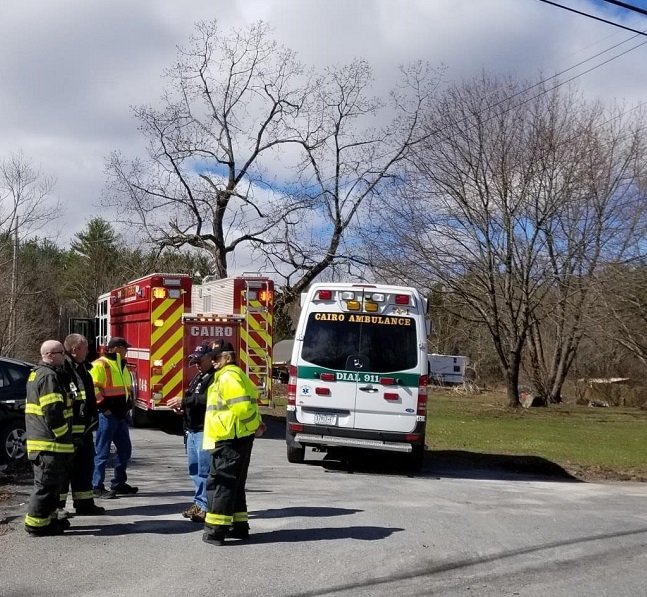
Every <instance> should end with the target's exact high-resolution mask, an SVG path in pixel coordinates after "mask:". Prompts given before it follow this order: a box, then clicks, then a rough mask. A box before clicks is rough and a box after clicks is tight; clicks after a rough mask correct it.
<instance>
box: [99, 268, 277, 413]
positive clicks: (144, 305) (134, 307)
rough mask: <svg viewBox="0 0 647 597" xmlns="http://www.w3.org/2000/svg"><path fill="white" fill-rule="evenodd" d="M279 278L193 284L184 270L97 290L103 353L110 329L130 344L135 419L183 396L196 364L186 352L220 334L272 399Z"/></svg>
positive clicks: (263, 396)
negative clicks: (274, 333)
mask: <svg viewBox="0 0 647 597" xmlns="http://www.w3.org/2000/svg"><path fill="white" fill-rule="evenodd" d="M273 294H274V284H273V282H272V281H271V280H270V279H269V278H263V277H258V276H253V277H252V276H246V275H245V276H240V277H235V278H225V279H220V280H213V279H209V278H206V279H205V280H204V281H203V283H202V284H199V285H193V284H192V281H191V277H190V276H187V275H186V274H163V273H156V274H151V275H148V276H145V277H143V278H139V279H137V280H133V281H132V282H129V283H128V284H126V285H124V286H122V287H121V288H116V289H114V290H111V291H110V292H108V293H106V294H103V295H101V296H100V297H99V301H98V304H97V322H96V323H97V332H98V334H97V346H98V350H99V352H101V351H102V349H103V348H104V347H105V346H106V344H107V343H108V340H109V339H110V338H111V337H112V336H121V337H123V338H125V339H126V341H127V342H128V343H129V344H130V345H131V348H129V349H128V354H127V355H126V356H127V359H128V362H129V364H130V367H131V370H132V372H133V381H134V385H135V392H134V393H135V408H134V410H133V420H134V422H135V424H139V423H140V422H141V423H143V422H144V421H145V419H146V414H147V413H149V412H151V411H155V410H168V408H167V407H166V403H167V401H168V400H169V399H170V398H173V397H175V396H182V395H183V393H184V391H185V389H186V388H187V386H188V384H189V381H190V380H191V377H192V376H193V375H195V373H196V370H195V368H193V367H191V366H189V363H188V355H189V354H191V353H192V352H193V351H194V350H195V348H196V347H197V346H199V345H200V344H201V343H203V342H211V341H213V340H216V339H218V338H223V339H224V340H225V341H227V342H231V344H232V345H233V346H234V348H235V349H236V352H237V354H238V363H239V365H240V366H241V367H242V369H243V370H244V371H245V372H246V373H247V375H248V376H249V377H250V379H251V380H252V381H253V382H254V383H255V384H256V386H257V387H258V390H259V404H261V405H268V404H270V403H271V399H272V375H271V371H272V318H273V303H274V300H273V298H274V297H273Z"/></svg>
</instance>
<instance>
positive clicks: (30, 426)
mask: <svg viewBox="0 0 647 597" xmlns="http://www.w3.org/2000/svg"><path fill="white" fill-rule="evenodd" d="M40 354H41V362H40V363H39V364H38V365H37V366H36V367H35V369H34V370H33V371H32V372H31V374H30V375H29V379H28V381H27V403H26V405H25V427H26V438H27V442H26V443H27V455H28V457H29V460H31V462H32V466H33V469H34V489H33V491H32V494H31V497H30V498H29V505H28V509H27V515H26V516H25V530H26V531H27V532H28V533H29V534H31V535H37V536H38V535H60V534H61V533H63V532H64V531H65V529H67V528H69V526H70V523H69V521H68V520H58V519H57V518H56V508H57V505H58V500H59V495H60V493H61V490H62V486H63V484H64V483H65V482H66V480H67V474H68V473H67V469H68V467H69V465H70V461H71V459H72V456H73V454H74V443H73V440H72V398H71V396H70V394H69V383H68V380H67V376H66V375H65V373H64V372H63V362H64V358H65V357H64V354H65V353H64V350H63V345H62V344H61V343H60V342H58V341H56V340H47V341H46V342H44V343H43V345H42V346H41V348H40Z"/></svg>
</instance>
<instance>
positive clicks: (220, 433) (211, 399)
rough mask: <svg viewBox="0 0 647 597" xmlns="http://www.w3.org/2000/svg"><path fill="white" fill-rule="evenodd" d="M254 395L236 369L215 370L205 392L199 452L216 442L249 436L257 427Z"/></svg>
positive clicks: (249, 381)
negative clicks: (204, 412) (205, 406)
mask: <svg viewBox="0 0 647 597" xmlns="http://www.w3.org/2000/svg"><path fill="white" fill-rule="evenodd" d="M257 397H258V391H257V390H256V386H255V385H254V384H253V383H252V381H251V380H250V379H249V377H247V375H245V372H244V371H243V370H242V369H241V368H240V367H239V366H238V365H225V366H224V367H222V369H218V370H217V371H216V373H215V374H214V376H213V381H212V382H211V385H210V386H209V389H208V390H207V412H206V415H205V418H204V435H203V439H202V448H203V449H204V450H212V449H213V448H214V445H215V443H216V442H219V441H223V440H227V439H233V438H234V437H246V436H248V435H252V434H253V433H254V432H255V431H256V430H257V429H258V427H259V426H260V424H261V415H260V413H259V412H258V406H257V404H256V399H257Z"/></svg>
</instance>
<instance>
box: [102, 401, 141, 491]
mask: <svg viewBox="0 0 647 597" xmlns="http://www.w3.org/2000/svg"><path fill="white" fill-rule="evenodd" d="M113 443H114V444H115V448H117V453H116V454H115V457H114V462H115V473H114V477H113V479H112V481H111V482H110V488H111V489H114V488H115V487H118V486H119V485H122V484H124V483H125V482H126V479H127V476H126V467H127V466H128V461H129V460H130V456H131V454H132V451H133V448H132V444H131V443H130V431H129V430H128V421H127V420H126V419H125V418H123V419H119V418H117V417H115V416H114V415H104V414H103V413H99V427H98V428H97V437H96V442H95V444H96V446H95V447H96V452H97V453H96V456H95V457H94V474H93V475H92V487H95V488H96V487H103V481H104V479H105V477H106V465H107V464H108V458H109V457H110V445H111V444H113Z"/></svg>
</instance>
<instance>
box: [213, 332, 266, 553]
mask: <svg viewBox="0 0 647 597" xmlns="http://www.w3.org/2000/svg"><path fill="white" fill-rule="evenodd" d="M212 356H213V362H214V367H215V369H216V373H215V375H214V377H213V382H212V383H211V385H210V386H209V389H208V390H207V412H206V415H205V420H204V437H203V444H202V447H203V448H204V449H205V450H210V451H211V467H210V469H209V476H208V478H207V497H208V511H207V515H206V518H205V532H204V535H203V537H202V540H203V541H204V542H205V543H210V544H212V545H223V544H224V542H225V538H226V537H231V538H234V539H247V537H248V536H249V523H248V517H247V500H246V496H245V483H246V482H247V470H248V468H249V461H250V458H251V455H252V445H253V443H254V437H255V436H260V435H262V433H263V431H264V429H265V426H264V425H263V422H262V421H261V416H260V413H259V412H258V407H257V404H256V397H257V394H258V393H257V390H256V387H255V386H254V384H253V383H252V382H251V381H250V379H249V378H248V377H247V375H245V373H244V371H243V370H242V369H241V368H240V367H239V366H238V365H236V363H235V353H234V348H233V346H232V345H231V344H230V343H228V342H226V343H223V344H222V345H220V346H215V347H214V351H213V355H212Z"/></svg>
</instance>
